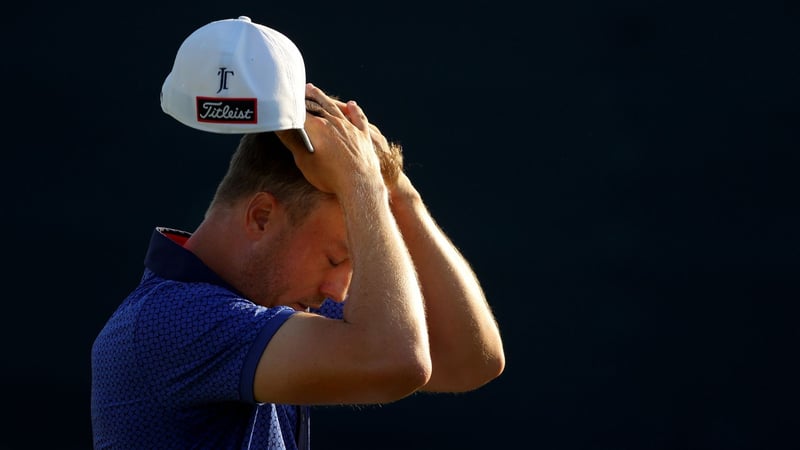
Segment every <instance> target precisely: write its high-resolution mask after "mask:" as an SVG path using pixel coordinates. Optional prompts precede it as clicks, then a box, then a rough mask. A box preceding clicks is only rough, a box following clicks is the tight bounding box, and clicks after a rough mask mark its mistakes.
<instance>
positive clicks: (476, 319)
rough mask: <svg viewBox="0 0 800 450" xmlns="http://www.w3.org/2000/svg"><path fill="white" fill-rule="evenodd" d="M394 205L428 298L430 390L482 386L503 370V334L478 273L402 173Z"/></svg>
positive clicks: (398, 221)
mask: <svg viewBox="0 0 800 450" xmlns="http://www.w3.org/2000/svg"><path fill="white" fill-rule="evenodd" d="M391 206H392V211H393V213H394V217H395V219H396V220H397V223H398V224H399V226H400V230H401V232H402V234H403V238H404V240H405V243H406V245H407V246H408V249H409V252H410V253H411V256H412V258H413V261H414V265H415V266H416V269H417V273H418V276H419V280H420V285H421V287H422V293H423V297H424V299H425V310H426V314H427V324H428V333H429V338H430V351H431V359H432V364H433V371H432V374H431V378H430V381H429V382H428V383H427V385H426V386H425V387H424V388H423V390H426V391H443V392H460V391H468V390H472V389H475V388H478V387H480V386H482V385H483V384H485V383H487V382H489V381H491V380H492V379H494V378H495V377H497V376H499V375H500V374H501V373H502V372H503V369H504V367H505V356H504V352H503V343H502V340H501V338H500V332H499V329H498V326H497V323H496V321H495V319H494V316H493V314H492V312H491V310H490V308H489V305H488V303H487V301H486V298H485V296H484V293H483V290H482V288H481V286H480V284H479V282H478V279H477V277H476V276H475V273H474V272H473V270H472V269H471V267H470V265H469V263H468V262H467V261H466V260H465V259H464V257H463V256H462V255H461V253H460V252H459V251H458V250H457V249H456V247H455V246H453V244H452V243H451V241H450V240H449V238H448V237H447V236H446V235H445V234H444V232H443V231H442V230H441V228H440V227H439V226H438V225H437V224H436V223H435V221H434V219H433V217H431V215H430V214H429V212H428V209H427V208H426V207H425V205H424V203H423V201H422V198H421V197H420V195H419V194H418V193H417V191H416V189H414V187H413V186H412V185H411V182H410V181H409V180H408V178H407V177H406V176H405V174H400V176H399V177H398V181H397V183H396V185H395V186H394V187H393V189H392V197H391Z"/></svg>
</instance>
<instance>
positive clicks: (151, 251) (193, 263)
mask: <svg viewBox="0 0 800 450" xmlns="http://www.w3.org/2000/svg"><path fill="white" fill-rule="evenodd" d="M191 236H192V234H191V233H188V232H186V231H181V230H176V229H173V228H166V227H156V228H155V229H154V230H153V235H152V237H151V238H150V246H149V247H148V249H147V255H146V256H145V258H144V265H145V267H147V268H148V269H150V270H151V271H153V273H155V274H156V275H158V276H159V277H161V278H166V279H169V280H174V281H183V282H196V283H210V284H215V285H218V286H222V287H224V288H226V289H228V290H230V291H233V292H237V291H236V290H235V289H234V288H233V287H232V286H231V285H230V284H228V283H227V282H225V281H224V280H223V279H222V278H220V276H219V275H217V274H216V273H215V272H214V271H213V270H211V269H210V268H209V267H208V266H207V265H205V263H203V261H201V260H200V258H198V257H197V256H196V255H195V254H194V253H192V252H190V251H189V250H187V249H186V248H184V247H183V244H184V243H186V240H187V239H189V237H191Z"/></svg>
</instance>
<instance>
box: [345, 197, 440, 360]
mask: <svg viewBox="0 0 800 450" xmlns="http://www.w3.org/2000/svg"><path fill="white" fill-rule="evenodd" d="M376 185H378V186H375V185H372V184H369V183H364V184H360V185H359V186H357V188H356V189H354V190H353V192H352V193H349V194H347V195H343V196H340V202H341V205H342V209H343V211H344V216H345V222H346V228H347V232H348V247H349V250H350V258H351V261H352V264H353V276H352V281H351V284H350V289H349V293H348V300H347V302H346V304H345V308H344V311H343V314H344V320H345V321H346V322H349V323H350V324H351V325H353V326H356V327H358V328H359V331H360V332H362V333H363V338H362V339H363V340H362V344H361V345H363V347H364V348H365V349H368V350H369V351H370V352H373V353H372V354H368V355H365V358H364V359H365V361H383V360H386V359H389V360H391V361H401V360H402V359H403V358H406V357H407V358H416V359H418V360H420V361H422V362H424V363H425V364H426V365H427V367H428V368H430V355H429V350H428V349H429V344H428V333H427V324H426V322H425V310H424V306H423V302H422V295H421V292H420V287H419V283H418V281H417V276H416V273H415V270H414V265H413V262H412V260H411V256H410V255H409V252H408V250H407V249H406V247H405V244H404V242H403V240H402V236H401V234H400V231H399V229H398V227H397V224H396V222H395V220H394V218H393V216H392V213H391V211H390V209H389V207H388V205H387V202H386V196H387V194H386V190H385V187H384V186H383V185H382V184H381V183H376ZM428 371H429V370H428Z"/></svg>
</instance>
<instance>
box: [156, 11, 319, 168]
mask: <svg viewBox="0 0 800 450" xmlns="http://www.w3.org/2000/svg"><path fill="white" fill-rule="evenodd" d="M305 84H306V70H305V64H304V62H303V56H302V55H301V54H300V50H298V49H297V46H295V44H294V43H293V42H292V41H291V40H290V39H289V38H288V37H286V36H285V35H283V34H282V33H280V32H278V31H276V30H273V29H271V28H268V27H266V26H264V25H260V24H257V23H253V22H252V21H251V20H250V18H249V17H246V16H241V17H239V18H238V19H225V20H218V21H215V22H211V23H209V24H207V25H204V26H202V27H200V28H199V29H197V30H196V31H194V32H193V33H192V34H191V35H189V37H187V38H186V40H185V41H183V44H181V46H180V48H179V49H178V54H177V56H175V63H174V65H173V67H172V71H171V72H170V73H169V75H167V78H166V80H164V84H163V86H162V87H161V109H163V110H164V112H165V113H167V114H169V115H170V116H172V117H174V118H175V119H177V120H178V121H179V122H181V123H183V124H184V125H188V126H190V127H192V128H196V129H198V130H203V131H210V132H213V133H259V132H264V131H278V130H290V129H296V130H298V131H299V132H300V135H301V137H302V138H303V141H304V142H305V144H306V147H307V148H308V150H309V151H310V152H313V151H314V147H313V146H312V145H311V141H310V140H309V139H308V135H307V134H306V132H305V130H303V125H304V124H305V120H306V106H305Z"/></svg>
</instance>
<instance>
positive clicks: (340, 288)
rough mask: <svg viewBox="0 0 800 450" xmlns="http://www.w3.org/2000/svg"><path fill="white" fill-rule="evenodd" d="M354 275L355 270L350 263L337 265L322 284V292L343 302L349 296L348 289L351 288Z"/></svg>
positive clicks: (332, 298)
mask: <svg viewBox="0 0 800 450" xmlns="http://www.w3.org/2000/svg"><path fill="white" fill-rule="evenodd" d="M345 266H347V267H345ZM352 276H353V271H352V270H350V267H349V264H342V265H341V266H339V267H336V268H335V269H333V270H331V272H330V273H329V274H328V276H327V277H326V278H325V280H324V281H323V282H322V284H321V285H320V289H319V290H320V293H321V294H322V295H324V296H325V297H327V298H329V299H331V300H333V301H335V302H343V301H344V299H345V298H347V290H348V289H350V280H351V279H352Z"/></svg>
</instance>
